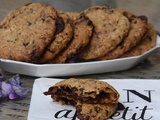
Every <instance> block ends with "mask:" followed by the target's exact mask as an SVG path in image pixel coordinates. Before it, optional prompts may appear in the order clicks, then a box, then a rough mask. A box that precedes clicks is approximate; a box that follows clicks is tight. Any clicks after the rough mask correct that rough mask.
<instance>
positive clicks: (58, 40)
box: [38, 12, 74, 63]
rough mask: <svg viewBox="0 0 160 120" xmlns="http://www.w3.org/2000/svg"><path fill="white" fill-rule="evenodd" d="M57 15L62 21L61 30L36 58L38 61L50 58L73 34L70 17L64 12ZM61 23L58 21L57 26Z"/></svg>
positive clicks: (42, 61)
mask: <svg viewBox="0 0 160 120" xmlns="http://www.w3.org/2000/svg"><path fill="white" fill-rule="evenodd" d="M58 16H59V19H60V20H61V21H63V30H62V31H61V32H59V33H57V34H56V35H55V36H54V38H53V41H52V42H51V43H50V44H49V46H48V47H47V48H46V50H45V51H44V53H43V55H42V56H41V57H40V59H39V60H38V62H39V63H45V62H47V61H50V60H52V59H53V58H54V57H55V56H56V55H57V54H58V53H59V52H61V51H62V50H63V49H64V48H66V46H67V44H68V42H69V41H70V40H71V38H72V36H73V31H74V30H73V25H72V24H73V23H72V21H71V19H70V17H69V16H68V15H67V14H66V13H65V12H58ZM60 20H59V21H60ZM61 23H62V22H60V24H59V25H58V26H61Z"/></svg>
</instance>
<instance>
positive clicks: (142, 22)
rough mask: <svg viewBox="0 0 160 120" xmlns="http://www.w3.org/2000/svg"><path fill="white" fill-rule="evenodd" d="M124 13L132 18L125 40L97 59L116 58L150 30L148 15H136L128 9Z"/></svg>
mask: <svg viewBox="0 0 160 120" xmlns="http://www.w3.org/2000/svg"><path fill="white" fill-rule="evenodd" d="M123 14H124V15H125V16H126V17H127V18H128V19H129V20H130V22H131V28H130V30H129V33H128V35H127V36H126V37H125V38H124V39H123V41H122V42H121V43H120V44H119V45H118V46H117V47H116V48H115V49H113V50H112V51H111V52H109V53H108V54H106V55H104V56H101V57H99V58H97V60H108V59H114V58H117V57H119V56H121V55H122V54H124V53H125V52H127V51H128V50H129V49H131V48H132V47H134V46H135V45H137V44H138V43H139V41H140V40H141V39H142V38H143V37H144V35H145V34H146V32H147V31H148V22H147V17H146V16H135V15H133V14H131V13H129V12H127V11H123Z"/></svg>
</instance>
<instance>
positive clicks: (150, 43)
mask: <svg viewBox="0 0 160 120" xmlns="http://www.w3.org/2000/svg"><path fill="white" fill-rule="evenodd" d="M156 40H157V34H156V31H155V29H154V26H153V25H152V24H151V23H149V24H148V32H147V33H146V35H145V37H144V38H143V39H142V40H141V41H140V42H139V44H137V45H136V46H135V47H133V48H132V49H131V50H129V51H128V52H126V53H124V54H123V55H122V56H120V57H131V56H137V55H141V54H143V53H145V52H146V51H148V50H150V49H151V48H153V47H154V46H155V45H156Z"/></svg>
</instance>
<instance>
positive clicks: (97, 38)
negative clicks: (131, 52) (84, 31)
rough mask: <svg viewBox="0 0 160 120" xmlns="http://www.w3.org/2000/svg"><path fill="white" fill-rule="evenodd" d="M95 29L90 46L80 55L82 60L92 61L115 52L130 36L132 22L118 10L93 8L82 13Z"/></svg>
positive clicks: (100, 7)
mask: <svg viewBox="0 0 160 120" xmlns="http://www.w3.org/2000/svg"><path fill="white" fill-rule="evenodd" d="M82 13H83V14H85V15H86V16H87V17H88V18H89V19H90V20H91V21H92V22H93V25H94V27H95V29H94V32H93V36H92V39H91V42H90V44H89V45H88V46H87V47H86V49H84V50H83V51H82V53H81V54H80V59H84V60H92V59H96V58H98V57H100V56H103V55H105V54H107V53H109V52H110V51H111V50H113V49H114V48H115V47H116V46H117V45H118V44H119V43H120V42H121V41H122V40H123V38H124V37H125V36H126V35H127V34H128V31H129V29H130V22H129V20H128V18H127V17H126V16H124V15H123V14H122V13H121V12H119V11H118V10H117V9H113V8H109V7H106V6H93V7H90V8H88V9H86V10H84V11H83V12H82Z"/></svg>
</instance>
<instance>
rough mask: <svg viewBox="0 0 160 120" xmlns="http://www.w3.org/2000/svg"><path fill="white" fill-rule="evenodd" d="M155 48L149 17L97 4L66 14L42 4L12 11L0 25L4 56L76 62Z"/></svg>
mask: <svg viewBox="0 0 160 120" xmlns="http://www.w3.org/2000/svg"><path fill="white" fill-rule="evenodd" d="M155 45H156V32H155V29H154V27H153V25H152V24H151V23H148V20H147V17H145V16H136V15H134V14H133V13H131V12H128V11H126V10H123V9H119V8H110V7H106V6H93V7H90V8H88V9H86V10H84V11H82V12H79V13H74V12H64V11H60V10H57V9H55V8H54V7H52V6H49V5H46V4H41V3H30V4H27V5H24V6H22V7H20V8H17V9H15V10H13V11H11V12H10V13H9V14H8V15H7V16H6V17H5V18H4V19H3V20H2V21H1V22H0V58H4V59H11V60H16V61H23V62H30V63H71V62H82V61H93V60H108V59H115V58H121V57H128V56H135V55H140V54H143V53H144V52H146V51H147V50H149V49H151V48H152V47H154V46H155Z"/></svg>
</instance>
